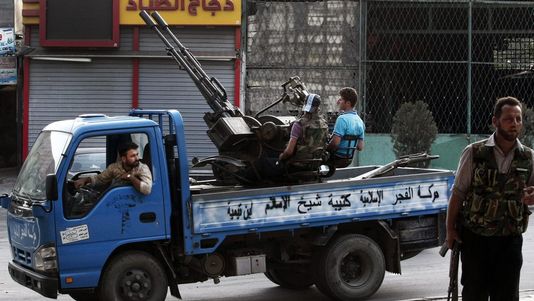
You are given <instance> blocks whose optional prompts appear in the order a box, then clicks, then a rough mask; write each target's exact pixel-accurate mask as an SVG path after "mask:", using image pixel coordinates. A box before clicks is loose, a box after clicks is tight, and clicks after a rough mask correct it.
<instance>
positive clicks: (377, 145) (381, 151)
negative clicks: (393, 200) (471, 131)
mask: <svg viewBox="0 0 534 301" xmlns="http://www.w3.org/2000/svg"><path fill="white" fill-rule="evenodd" d="M486 137H488V136H487V135H486V136H484V135H471V137H470V139H468V137H467V135H465V134H440V135H438V137H437V138H436V141H435V142H434V143H433V144H432V150H431V154H433V155H439V156H440V158H439V159H436V160H433V161H432V163H431V164H430V167H431V168H443V169H450V170H456V168H457V166H458V159H459V158H460V154H461V153H462V150H463V149H464V148H465V147H466V146H467V145H468V144H470V143H473V142H475V141H479V140H481V139H484V138H486ZM357 160H359V165H360V166H361V165H377V164H385V163H388V162H391V161H393V160H395V153H394V152H393V143H392V142H391V136H390V135H389V134H366V135H365V149H364V151H363V152H361V153H360V154H359V157H358V159H357Z"/></svg>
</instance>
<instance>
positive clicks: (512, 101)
mask: <svg viewBox="0 0 534 301" xmlns="http://www.w3.org/2000/svg"><path fill="white" fill-rule="evenodd" d="M505 105H509V106H512V107H515V106H519V108H521V110H523V105H522V104H521V102H520V101H519V100H518V99H517V98H515V97H512V96H506V97H502V98H499V99H497V102H496V103H495V107H494V108H493V116H495V117H497V118H499V117H501V113H502V107H504V106H505Z"/></svg>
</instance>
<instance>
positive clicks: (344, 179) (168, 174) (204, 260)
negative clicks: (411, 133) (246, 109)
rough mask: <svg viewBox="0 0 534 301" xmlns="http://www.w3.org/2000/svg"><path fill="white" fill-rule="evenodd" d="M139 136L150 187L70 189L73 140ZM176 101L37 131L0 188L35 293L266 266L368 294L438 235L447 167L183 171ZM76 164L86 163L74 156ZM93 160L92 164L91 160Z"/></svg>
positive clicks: (148, 293)
mask: <svg viewBox="0 0 534 301" xmlns="http://www.w3.org/2000/svg"><path fill="white" fill-rule="evenodd" d="M124 141H132V142H135V143H137V144H138V145H139V146H140V149H139V152H140V154H142V159H141V161H143V162H145V164H147V165H148V166H149V168H150V170H151V172H152V178H153V185H152V191H151V193H150V194H148V195H143V194H140V193H139V192H137V191H136V190H135V189H134V188H133V187H132V186H113V185H112V186H111V187H107V188H105V189H102V188H98V187H89V188H83V189H79V190H76V189H75V188H74V185H73V182H72V181H73V180H76V179H78V178H80V177H85V176H90V175H94V174H97V173H99V172H100V170H95V168H93V167H94V166H92V167H91V168H89V169H88V170H81V171H79V170H76V171H75V174H74V175H73V173H74V172H73V171H72V169H73V168H79V166H80V165H77V166H76V167H75V166H74V165H75V164H73V162H74V161H75V157H76V156H75V155H76V154H77V152H78V150H79V149H90V148H95V149H98V150H99V152H104V151H105V153H106V164H110V163H112V162H115V161H116V160H117V145H118V144H119V143H121V142H124ZM185 143H186V141H185V140H184V129H183V121H182V118H181V115H180V114H179V112H178V111H174V110H170V111H144V110H134V111H132V112H131V114H130V116H124V117H107V116H104V115H96V114H95V115H84V116H80V117H78V118H76V119H73V120H65V121H59V122H54V123H52V124H50V125H48V126H47V127H46V128H44V129H43V131H42V132H41V134H40V135H39V137H38V139H37V141H36V142H35V144H34V145H33V147H32V149H31V151H30V153H29V155H28V157H27V159H26V161H25V163H24V165H23V167H22V170H21V171H20V174H19V176H18V179H17V182H16V184H15V186H14V189H13V191H12V193H11V195H9V196H6V197H4V198H3V199H2V205H3V207H5V208H7V209H8V210H7V215H8V217H7V228H8V233H9V243H10V248H11V254H12V256H13V258H12V261H11V262H10V263H9V273H10V275H11V277H12V278H13V279H14V280H15V281H17V282H18V283H20V284H21V285H23V286H26V287H28V288H30V289H32V290H35V291H37V292H38V293H40V294H42V295H43V296H46V297H49V298H56V297H57V295H58V293H61V294H69V295H71V296H72V297H73V298H74V299H76V300H164V299H165V296H166V294H167V291H168V290H170V292H171V294H172V295H173V296H176V297H180V293H179V290H178V284H182V283H192V282H198V281H205V280H208V279H213V280H214V281H216V282H218V281H219V279H220V278H221V277H223V276H224V277H230V276H237V275H246V274H252V273H265V275H266V276H267V277H268V278H269V279H270V280H271V281H273V282H274V283H276V284H278V285H280V286H282V287H286V288H291V289H299V288H306V287H309V286H312V285H316V286H317V287H318V288H319V290H320V291H321V292H322V293H324V294H326V295H327V296H329V297H331V298H332V299H335V300H354V299H358V298H366V297H369V296H371V295H372V294H373V293H374V292H376V290H377V289H378V288H379V287H380V285H381V283H382V280H383V278H384V274H385V271H389V272H392V273H400V272H401V265H400V262H401V260H402V259H405V258H409V257H411V256H414V255H416V254H417V253H418V252H420V251H421V250H423V249H426V248H432V247H436V246H439V245H440V244H441V243H442V242H443V240H444V217H445V212H446V208H447V202H448V197H449V193H450V188H451V185H452V182H453V178H454V177H453V173H452V172H450V171H445V170H435V169H424V168H408V167H399V168H396V169H393V170H392V171H390V172H389V173H386V174H383V175H382V176H380V177H373V178H366V177H365V176H364V175H365V174H368V173H369V172H372V171H373V170H375V169H376V168H378V167H377V166H363V167H352V168H344V169H339V170H337V171H336V173H335V174H334V176H332V177H331V178H328V179H323V180H322V181H319V182H314V183H302V184H295V185H287V186H272V187H247V186H243V185H239V184H236V185H218V183H220V182H219V181H217V180H200V181H194V180H193V179H191V178H190V174H189V170H190V168H189V164H188V161H187V153H186V148H185ZM82 165H83V164H82ZM89 166H91V164H89Z"/></svg>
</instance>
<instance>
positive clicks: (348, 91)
mask: <svg viewBox="0 0 534 301" xmlns="http://www.w3.org/2000/svg"><path fill="white" fill-rule="evenodd" d="M339 95H340V96H341V98H343V99H344V100H346V101H350V105H351V106H352V107H353V108H354V106H355V105H356V103H357V102H358V92H356V89H354V88H351V87H345V88H342V89H341V90H339Z"/></svg>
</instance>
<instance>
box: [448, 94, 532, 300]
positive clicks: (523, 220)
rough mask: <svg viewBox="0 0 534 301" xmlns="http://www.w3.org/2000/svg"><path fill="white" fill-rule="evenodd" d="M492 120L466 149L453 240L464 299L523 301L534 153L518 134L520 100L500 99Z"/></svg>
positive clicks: (454, 199)
mask: <svg viewBox="0 0 534 301" xmlns="http://www.w3.org/2000/svg"><path fill="white" fill-rule="evenodd" d="M492 124H493V126H494V127H495V132H494V133H493V135H491V136H490V137H489V138H488V139H485V140H482V141H479V142H476V143H473V144H471V145H469V146H467V147H466V148H465V149H464V151H463V153H462V156H461V158H460V162H459V164H458V170H457V173H456V178H455V181H454V186H453V191H452V195H451V198H450V200H449V209H448V213H447V244H448V247H449V248H452V247H453V243H454V242H455V241H457V242H461V259H462V280H461V283H462V285H463V290H462V298H463V300H464V301H471V300H477V301H478V300H488V297H490V298H491V301H498V300H501V301H512V300H519V277H520V271H521V265H522V263H523V257H522V254H521V248H522V245H523V237H522V233H523V232H524V231H525V230H526V228H527V225H528V216H529V215H530V214H531V212H530V211H529V209H528V205H532V204H534V187H533V184H534V176H533V170H534V166H533V164H534V163H533V162H534V160H533V157H534V153H533V150H532V149H530V148H528V147H526V146H524V145H522V144H521V143H520V142H519V139H518V136H519V133H520V132H521V128H522V126H523V123H522V105H521V103H520V102H519V100H517V99H516V98H513V97H504V98H500V99H498V100H497V102H496V104H495V108H494V111H493V118H492ZM459 229H461V230H459Z"/></svg>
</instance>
